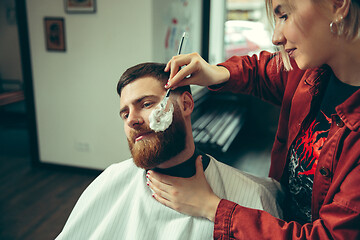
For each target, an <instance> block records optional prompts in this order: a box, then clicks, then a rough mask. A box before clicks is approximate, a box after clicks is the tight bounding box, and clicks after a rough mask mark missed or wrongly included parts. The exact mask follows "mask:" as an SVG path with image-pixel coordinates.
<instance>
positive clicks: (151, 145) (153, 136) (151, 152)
mask: <svg viewBox="0 0 360 240" xmlns="http://www.w3.org/2000/svg"><path fill="white" fill-rule="evenodd" d="M173 119H174V120H173V122H172V124H171V125H170V127H169V128H168V129H166V130H165V131H164V132H158V133H156V132H154V131H153V130H151V129H150V128H149V127H148V126H145V125H144V126H141V127H140V128H138V129H134V130H133V131H132V132H131V133H130V139H129V138H128V144H129V148H130V151H131V155H132V157H133V160H134V163H135V165H136V166H138V167H140V168H144V169H151V168H154V167H156V166H158V165H159V164H161V163H163V162H166V161H167V160H169V159H170V158H172V157H175V156H176V155H177V154H179V153H180V152H181V151H183V150H184V149H185V143H186V142H185V141H186V140H185V138H186V130H185V122H184V119H183V117H182V115H181V112H180V108H179V106H178V105H177V104H174V116H173ZM141 133H149V134H148V135H146V137H145V138H144V139H141V140H139V141H136V142H135V138H136V136H138V135H139V134H141Z"/></svg>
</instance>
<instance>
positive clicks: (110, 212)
mask: <svg viewBox="0 0 360 240" xmlns="http://www.w3.org/2000/svg"><path fill="white" fill-rule="evenodd" d="M164 68H165V65H164V64H158V63H143V64H139V65H136V66H134V67H131V68H129V69H128V70H126V71H125V72H124V74H123V75H122V76H121V78H120V80H119V82H118V86H117V91H118V94H119V96H120V116H121V118H122V119H123V121H124V129H125V133H126V136H127V141H128V144H129V148H130V151H131V154H132V157H133V158H132V159H129V160H126V161H123V162H120V163H117V164H113V165H111V166H110V167H108V168H107V169H106V170H105V171H104V172H103V173H102V174H101V175H100V176H99V177H98V178H96V179H95V180H94V182H93V183H91V184H90V186H89V187H88V188H87V189H86V190H85V191H84V193H83V194H82V195H81V197H80V199H79V200H78V202H77V204H76V206H75V208H74V209H73V211H72V213H71V215H70V217H69V219H68V221H67V223H66V225H65V227H64V229H63V231H62V232H61V233H60V235H59V236H58V238H57V239H131V240H135V239H156V240H157V239H186V240H188V239H194V240H195V239H196V240H198V239H212V238H213V227H214V224H213V223H212V222H211V221H209V220H207V219H205V218H196V217H191V216H187V215H184V214H181V213H178V212H176V211H174V210H172V209H171V208H168V207H166V206H164V205H162V204H160V203H159V202H157V201H156V200H155V199H153V197H152V192H151V190H150V188H149V187H148V186H147V185H149V184H151V182H150V181H149V179H148V178H147V171H148V170H151V171H156V172H160V173H163V174H167V175H171V176H177V177H187V178H190V177H193V176H194V175H195V173H196V168H198V169H199V166H201V165H202V167H203V169H204V170H205V176H206V178H207V180H208V181H209V184H210V186H211V188H212V190H213V191H214V192H215V193H216V194H218V196H221V197H222V198H225V199H229V200H231V201H234V202H236V203H238V204H240V205H243V206H246V207H250V208H256V209H262V210H265V211H267V212H269V213H270V214H271V215H273V216H275V217H281V210H280V208H279V205H278V201H277V200H279V198H280V197H281V190H280V185H279V183H278V182H275V181H274V180H271V179H268V178H265V179H263V178H257V177H254V176H251V175H249V174H246V173H243V172H240V171H239V170H236V169H234V168H232V167H230V166H227V165H225V164H223V163H220V162H218V161H217V160H215V159H214V158H213V157H211V156H209V155H206V154H204V153H201V152H200V151H199V150H198V149H197V148H196V147H195V144H194V140H193V136H192V128H191V113H192V111H193V108H194V101H193V98H192V95H191V91H190V87H189V86H185V87H179V88H177V89H175V90H172V91H171V94H170V98H169V101H168V103H167V109H169V107H170V105H173V107H174V112H173V121H172V123H171V124H170V126H169V128H167V129H166V130H165V131H159V132H155V131H153V130H151V128H150V127H149V125H150V120H149V116H150V114H151V112H152V111H153V110H154V108H155V107H156V106H157V105H158V104H159V103H160V102H161V100H162V99H163V97H164V96H165V94H166V90H165V88H164V85H165V84H166V82H167V80H168V79H169V74H168V73H166V72H164ZM199 156H200V157H201V158H202V164H201V163H200V161H196V159H197V158H198V157H199ZM196 165H197V166H196ZM199 191H200V190H199ZM205 201H206V199H204V202H205ZM244 221H246V219H244Z"/></svg>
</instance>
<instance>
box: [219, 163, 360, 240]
mask: <svg viewBox="0 0 360 240" xmlns="http://www.w3.org/2000/svg"><path fill="white" fill-rule="evenodd" d="M359 173H360V165H357V166H356V167H355V168H354V169H353V170H352V171H351V172H350V173H349V174H348V175H347V176H346V178H345V179H344V181H343V183H342V184H341V186H340V189H339V192H338V193H337V194H335V196H334V199H333V201H332V202H331V203H329V204H325V205H323V206H322V207H321V208H320V212H319V219H317V220H315V221H314V222H312V223H308V224H304V225H301V224H299V223H297V222H285V221H283V220H281V219H278V218H275V217H273V216H271V215H270V214H269V213H267V212H264V211H261V210H255V209H250V208H246V207H242V206H240V205H237V204H236V203H233V202H230V201H228V200H221V201H220V204H219V206H218V209H217V212H216V216H215V226H214V239H222V240H225V239H276V240H281V239H284V240H285V239H321V240H323V239H339V240H355V239H360V214H359V212H360V191H359V188H358V187H357V186H359V185H358V184H359V182H360V174H359Z"/></svg>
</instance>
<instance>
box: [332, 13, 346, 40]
mask: <svg viewBox="0 0 360 240" xmlns="http://www.w3.org/2000/svg"><path fill="white" fill-rule="evenodd" d="M330 31H331V33H332V34H336V35H338V36H341V35H342V34H343V32H344V19H343V17H342V16H341V17H340V19H339V20H335V22H334V21H332V22H331V23H330Z"/></svg>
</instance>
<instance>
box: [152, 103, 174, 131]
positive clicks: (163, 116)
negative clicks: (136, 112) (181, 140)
mask: <svg viewBox="0 0 360 240" xmlns="http://www.w3.org/2000/svg"><path fill="white" fill-rule="evenodd" d="M165 107H166V104H165V106H164V107H161V104H159V105H158V106H156V108H155V109H154V110H153V111H152V112H151V114H150V116H149V122H150V128H151V129H152V130H154V131H155V132H162V131H165V130H166V129H168V128H169V127H170V125H171V123H172V120H173V113H174V106H173V104H172V103H170V105H169V110H168V111H166V109H165Z"/></svg>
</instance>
